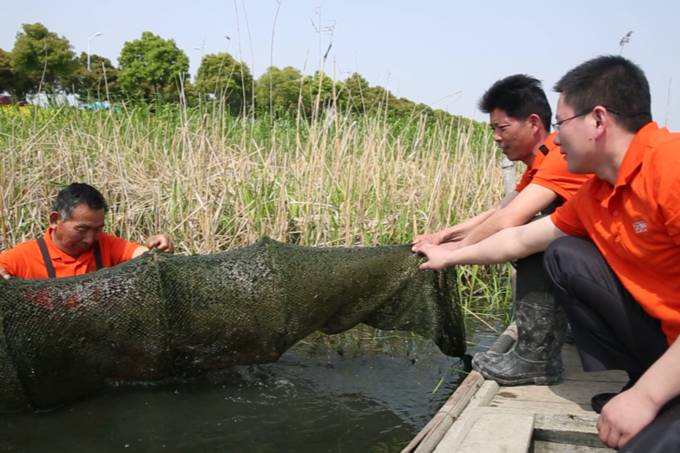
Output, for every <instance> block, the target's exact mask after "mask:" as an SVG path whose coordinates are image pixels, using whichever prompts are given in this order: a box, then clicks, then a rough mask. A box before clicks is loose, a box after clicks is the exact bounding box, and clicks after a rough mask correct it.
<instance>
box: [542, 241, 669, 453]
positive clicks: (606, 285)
mask: <svg viewBox="0 0 680 453" xmlns="http://www.w3.org/2000/svg"><path fill="white" fill-rule="evenodd" d="M544 264H545V268H546V271H547V273H548V276H549V278H550V280H551V282H552V285H553V289H554V293H555V300H556V302H557V303H559V304H561V305H562V306H563V307H564V310H565V311H566V313H567V317H568V318H569V322H570V323H571V327H572V329H573V332H574V338H575V340H576V346H577V347H578V350H579V354H580V355H581V361H582V362H583V369H584V370H585V371H600V370H610V369H618V370H625V371H626V372H627V373H628V376H629V377H630V379H631V380H633V381H635V380H637V379H638V378H639V377H640V376H641V375H642V374H643V373H644V372H645V371H646V370H647V368H649V367H650V366H651V365H652V364H653V363H654V362H655V361H656V360H657V359H658V358H659V357H660V356H661V355H662V354H663V353H664V352H665V351H666V349H667V348H668V344H667V342H666V337H665V335H664V334H663V332H662V331H661V326H660V323H659V321H658V320H657V319H654V318H652V317H651V316H649V315H648V314H647V313H646V312H645V311H644V310H643V309H642V308H641V306H640V304H638V303H637V302H636V301H635V299H633V297H632V296H631V295H630V293H629V292H628V291H627V290H626V289H625V288H624V287H623V285H622V284H621V282H620V281H619V279H618V278H617V277H616V275H615V274H614V272H613V271H612V270H611V268H610V267H609V266H608V265H607V263H606V261H605V260H604V259H603V257H602V255H601V254H600V252H599V251H598V250H597V248H596V247H595V246H594V245H593V243H592V242H590V241H587V240H584V239H580V238H575V237H565V238H561V239H558V240H556V241H554V242H553V243H552V244H551V245H550V247H548V249H547V250H546V252H545V256H544ZM679 417H680V399H676V400H673V401H671V402H670V403H668V404H667V405H666V406H665V407H664V408H663V409H662V412H661V413H660V415H659V416H658V417H657V418H656V419H655V420H654V421H653V422H652V423H651V424H650V425H649V426H647V427H646V428H645V429H644V430H643V431H642V432H640V433H639V434H638V435H637V436H636V437H635V438H634V439H633V440H631V441H630V442H629V444H628V445H626V447H625V448H624V449H623V450H622V451H644V452H652V451H680V430H678V429H676V427H675V424H680V418H679Z"/></svg>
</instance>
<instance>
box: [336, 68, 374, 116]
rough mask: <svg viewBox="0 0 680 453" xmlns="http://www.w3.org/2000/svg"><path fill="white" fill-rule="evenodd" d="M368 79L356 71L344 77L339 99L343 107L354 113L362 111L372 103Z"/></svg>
mask: <svg viewBox="0 0 680 453" xmlns="http://www.w3.org/2000/svg"><path fill="white" fill-rule="evenodd" d="M369 94H370V90H369V86H368V81H367V80H366V79H364V78H363V77H361V75H359V74H357V73H356V72H355V73H353V74H352V75H351V76H349V77H347V79H345V82H344V83H343V90H342V91H341V92H340V96H339V98H340V99H339V101H340V104H341V105H342V107H343V108H344V109H349V110H350V111H352V112H355V113H364V112H366V111H367V110H368V109H369V108H370V106H371V105H372V102H371V99H369V98H368V96H369Z"/></svg>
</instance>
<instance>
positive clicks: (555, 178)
mask: <svg viewBox="0 0 680 453" xmlns="http://www.w3.org/2000/svg"><path fill="white" fill-rule="evenodd" d="M555 135H557V134H556V133H554V132H553V133H552V134H550V135H549V136H548V138H547V139H546V140H545V142H543V146H544V147H545V148H546V149H547V150H548V152H547V153H546V154H543V153H542V152H540V151H539V152H538V153H536V156H535V157H534V161H533V162H532V163H531V165H529V166H528V167H527V169H526V171H525V172H524V173H523V174H522V177H521V179H520V181H519V183H518V184H517V186H516V187H515V190H516V191H517V192H521V191H522V190H523V189H524V188H525V187H526V186H528V185H529V184H538V185H541V186H543V187H545V188H547V189H550V190H552V191H553V192H555V193H556V194H557V195H558V196H560V197H562V198H563V199H565V200H568V199H570V198H571V197H572V196H573V195H574V194H575V193H576V192H577V191H578V189H579V188H580V187H581V186H582V185H583V183H584V182H586V181H587V180H589V179H590V178H591V177H592V176H593V175H592V174H587V175H581V174H577V173H570V172H569V170H568V169H567V161H566V160H565V159H564V156H562V154H561V153H560V147H559V146H557V145H556V144H555Z"/></svg>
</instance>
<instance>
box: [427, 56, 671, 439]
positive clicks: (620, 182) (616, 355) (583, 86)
mask: <svg viewBox="0 0 680 453" xmlns="http://www.w3.org/2000/svg"><path fill="white" fill-rule="evenodd" d="M555 90H556V91H558V92H559V93H561V94H560V98H559V101H558V105H557V115H556V117H557V122H556V124H555V126H556V127H557V128H558V140H557V141H558V143H560V145H561V147H562V152H563V153H564V154H565V157H566V160H567V162H568V165H569V169H570V170H572V171H574V172H594V173H595V174H596V177H594V178H592V179H591V180H590V181H589V182H587V183H586V184H584V185H583V187H582V188H581V190H580V191H579V192H578V193H577V194H576V195H575V196H574V197H573V198H572V199H571V200H569V201H568V202H567V203H565V204H564V205H563V206H562V207H560V208H559V209H558V210H557V211H556V212H555V213H554V214H553V215H552V216H551V217H546V218H544V219H541V220H539V221H537V222H533V223H530V224H528V225H525V226H521V227H516V228H511V229H507V230H504V231H502V232H500V233H498V234H496V235H494V236H491V237H490V238H488V239H487V240H485V241H482V242H479V243H477V244H475V245H472V246H470V247H466V248H462V249H458V250H454V251H450V250H446V249H445V248H443V247H441V246H432V245H424V246H422V247H420V248H419V251H420V252H422V253H424V254H426V255H427V257H428V262H426V263H424V264H423V266H422V267H423V268H424V269H435V268H441V267H446V266H450V265H453V264H461V263H494V262H502V261H505V260H508V259H513V258H517V257H522V256H526V255H529V254H531V253H536V252H537V251H541V250H546V248H547V251H546V253H545V266H546V269H547V271H548V274H549V276H550V278H551V281H552V283H553V287H554V291H555V296H556V299H557V300H558V302H559V303H560V304H562V305H563V306H564V308H565V310H566V312H567V315H568V316H569V320H570V322H571V324H572V326H573V328H574V335H575V339H576V344H577V346H578V348H579V352H580V354H581V359H582V362H583V366H584V369H585V370H586V371H590V370H602V369H623V370H625V371H626V372H627V373H628V375H629V377H630V381H629V383H628V384H627V385H626V386H625V387H624V388H623V389H622V391H621V392H620V393H619V394H599V395H595V396H594V397H593V400H592V405H593V408H594V409H595V410H600V409H601V414H600V417H599V418H598V422H597V428H598V431H599V435H600V439H602V441H603V442H605V443H606V444H607V445H609V446H611V447H617V448H621V451H644V452H657V451H658V452H661V451H664V452H665V451H680V430H678V429H677V424H678V422H679V421H680V373H679V372H678V370H680V343H679V341H678V334H679V333H680V195H679V194H680V170H679V169H680V134H678V133H670V132H668V130H666V129H661V128H659V127H658V126H657V125H656V123H654V122H652V120H651V114H650V107H651V101H650V95H649V85H648V82H647V79H646V77H645V75H644V73H643V72H642V70H640V68H638V67H637V66H636V65H634V64H633V63H631V62H630V61H628V60H626V59H624V58H622V57H619V56H607V57H599V58H595V59H593V60H590V61H587V62H585V63H583V64H581V65H579V66H577V67H576V68H574V69H572V70H571V71H569V72H568V73H567V74H566V75H565V76H564V77H563V78H562V79H561V80H560V81H559V82H558V83H557V85H556V86H555Z"/></svg>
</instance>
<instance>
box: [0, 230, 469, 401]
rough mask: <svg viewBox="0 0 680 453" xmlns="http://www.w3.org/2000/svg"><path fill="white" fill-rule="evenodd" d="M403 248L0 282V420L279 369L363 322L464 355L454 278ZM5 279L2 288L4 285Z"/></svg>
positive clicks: (260, 248) (269, 249)
mask: <svg viewBox="0 0 680 453" xmlns="http://www.w3.org/2000/svg"><path fill="white" fill-rule="evenodd" d="M421 261H422V259H421V258H419V257H418V256H416V255H414V254H412V253H411V252H410V250H409V247H408V246H390V247H337V248H336V247H333V248H316V247H300V246H295V245H287V244H282V243H279V242H276V241H273V240H270V239H263V240H260V241H258V242H257V243H256V244H254V245H251V246H248V247H243V248H239V249H235V250H231V251H227V252H223V253H217V254H212V255H197V256H172V255H167V254H162V253H146V254H144V255H142V256H141V257H139V258H137V259H134V260H131V261H129V262H127V263H125V264H122V265H119V266H116V267H113V268H108V269H103V270H101V271H98V272H95V273H92V274H87V275H83V276H79V277H72V278H64V279H52V280H21V279H11V280H7V281H2V282H0V411H17V410H23V409H28V408H33V409H43V408H51V407H55V406H58V405H62V404H65V403H68V402H71V401H73V400H76V399H78V398H82V397H84V396H87V395H88V394H91V393H92V392H95V391H96V390H98V389H101V388H102V387H104V386H105V385H106V384H107V382H111V381H140V380H144V381H148V380H159V379H163V378H167V377H188V376H193V375H196V374H198V373H201V372H203V371H206V370H213V369H220V368H225V367H229V366H232V365H243V364H253V363H264V362H273V361H276V360H277V359H278V358H279V356H280V355H281V354H283V353H284V352H285V351H286V350H287V349H288V348H290V347H291V346H292V345H294V344H295V343H296V342H297V341H299V340H301V339H303V338H304V337H306V336H307V335H309V334H310V333H312V332H314V331H316V330H321V331H322V332H325V333H339V332H342V331H345V330H347V329H351V328H352V327H354V326H356V325H357V324H358V323H365V324H367V325H370V326H373V327H376V328H379V329H398V330H405V331H412V332H415V333H417V334H419V335H421V336H423V337H425V338H429V339H431V340H432V341H434V343H436V344H437V346H438V347H439V348H440V349H441V351H442V352H444V353H445V354H448V355H453V356H458V355H462V354H463V353H464V352H465V334H464V325H463V319H462V316H461V311H460V307H459V306H458V305H457V304H456V302H455V299H454V294H455V291H454V289H455V286H454V285H455V278H454V275H453V272H454V271H451V270H449V271H437V272H435V271H421V270H419V269H418V264H419V263H420V262H421ZM0 280H1V279H0Z"/></svg>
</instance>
